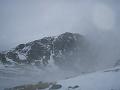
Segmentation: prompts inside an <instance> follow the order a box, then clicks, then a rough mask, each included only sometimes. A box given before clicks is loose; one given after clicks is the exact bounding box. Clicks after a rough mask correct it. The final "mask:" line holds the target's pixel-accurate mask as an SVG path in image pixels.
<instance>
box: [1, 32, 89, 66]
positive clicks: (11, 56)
mask: <svg viewBox="0 0 120 90" xmlns="http://www.w3.org/2000/svg"><path fill="white" fill-rule="evenodd" d="M87 50H88V43H87V41H86V40H85V37H84V36H82V35H80V34H78V33H69V32H66V33H63V34H61V35H59V36H52V37H44V38H42V39H39V40H35V41H32V42H28V43H26V44H20V45H18V46H16V47H15V48H13V49H11V50H8V51H4V52H1V53H0V61H1V63H3V64H13V63H14V64H35V65H36V66H46V65H48V64H49V61H50V60H51V58H52V59H53V60H54V63H55V64H56V65H58V66H61V67H62V66H67V65H69V66H71V65H72V64H73V63H74V62H75V60H76V61H77V59H79V58H83V56H84V55H85V54H86V53H87ZM75 58H76V59H75Z"/></svg>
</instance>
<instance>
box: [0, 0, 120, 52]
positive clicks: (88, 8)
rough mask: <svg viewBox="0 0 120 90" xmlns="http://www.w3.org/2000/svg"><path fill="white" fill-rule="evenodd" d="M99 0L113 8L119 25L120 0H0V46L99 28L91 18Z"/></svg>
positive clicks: (6, 46) (4, 46) (5, 47)
mask: <svg viewBox="0 0 120 90" xmlns="http://www.w3.org/2000/svg"><path fill="white" fill-rule="evenodd" d="M99 3H102V4H104V5H107V6H108V7H110V8H111V9H112V10H113V12H114V13H115V14H114V15H115V17H116V18H117V19H116V18H115V26H116V27H118V26H119V24H117V23H118V21H119V20H120V19H119V13H118V12H119V11H120V1H119V0H0V50H5V49H8V48H11V47H14V46H16V45H17V44H20V43H25V42H28V41H32V40H35V39H40V38H41V37H43V36H51V35H57V34H60V33H63V32H67V31H70V32H79V33H83V34H84V33H86V32H87V31H88V30H91V29H96V26H95V25H94V23H93V21H92V18H93V10H94V8H95V5H97V4H99ZM106 22H107V21H106ZM100 27H102V26H100ZM103 28H104V26H103ZM114 29H115V27H114Z"/></svg>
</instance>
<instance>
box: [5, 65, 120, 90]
mask: <svg viewBox="0 0 120 90" xmlns="http://www.w3.org/2000/svg"><path fill="white" fill-rule="evenodd" d="M6 90H120V67H114V68H110V69H107V70H104V71H97V72H93V73H89V74H83V75H80V76H77V77H76V76H75V77H70V78H67V79H64V80H60V81H57V82H52V83H46V82H40V83H37V84H28V85H22V86H16V87H13V88H9V89H6Z"/></svg>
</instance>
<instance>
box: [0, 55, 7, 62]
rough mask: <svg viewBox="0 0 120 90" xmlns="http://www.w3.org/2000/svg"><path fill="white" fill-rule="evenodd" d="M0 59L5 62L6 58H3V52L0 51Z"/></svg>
mask: <svg viewBox="0 0 120 90" xmlns="http://www.w3.org/2000/svg"><path fill="white" fill-rule="evenodd" d="M0 61H1V62H2V63H6V62H7V61H6V58H5V54H2V53H0Z"/></svg>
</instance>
